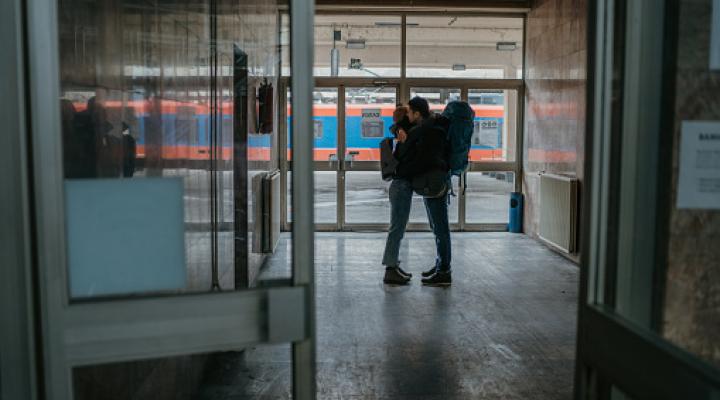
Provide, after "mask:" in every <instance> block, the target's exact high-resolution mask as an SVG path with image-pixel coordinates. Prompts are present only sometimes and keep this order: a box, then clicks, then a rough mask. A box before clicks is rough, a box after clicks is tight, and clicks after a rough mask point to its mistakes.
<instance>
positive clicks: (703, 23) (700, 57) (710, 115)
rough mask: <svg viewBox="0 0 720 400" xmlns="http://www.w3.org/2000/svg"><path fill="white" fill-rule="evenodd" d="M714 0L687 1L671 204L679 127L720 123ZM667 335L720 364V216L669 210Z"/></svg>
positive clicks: (682, 9)
mask: <svg viewBox="0 0 720 400" xmlns="http://www.w3.org/2000/svg"><path fill="white" fill-rule="evenodd" d="M711 9H712V1H711V0H692V1H691V0H683V1H681V2H680V13H679V21H678V24H679V44H678V54H677V60H678V61H677V76H676V78H677V81H676V91H677V92H676V100H675V128H674V138H673V142H674V146H673V147H674V148H673V153H674V154H673V159H672V163H673V173H672V177H671V179H672V181H671V186H670V188H671V192H670V193H669V196H670V202H671V203H670V204H671V205H674V204H675V202H676V198H677V177H678V154H679V150H680V124H681V122H682V121H684V120H714V121H717V120H720V97H718V93H720V80H718V77H719V76H720V74H719V73H718V72H714V73H711V72H710V71H709V69H708V60H709V37H710V16H711V14H712V13H711ZM668 228H669V238H668V250H667V251H668V253H667V256H668V261H667V278H666V279H667V280H666V291H665V313H664V319H663V331H664V332H663V333H664V335H665V337H667V338H668V339H669V340H671V341H672V342H674V343H676V344H678V345H679V346H681V347H683V348H685V349H687V350H689V351H691V352H693V353H695V354H697V355H699V356H701V357H702V358H704V359H706V360H709V361H711V362H713V363H714V364H715V365H718V366H720V212H718V211H702V210H678V209H676V208H675V207H674V206H672V207H671V210H670V222H669V227H668Z"/></svg>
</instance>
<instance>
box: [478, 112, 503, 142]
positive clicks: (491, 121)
mask: <svg viewBox="0 0 720 400" xmlns="http://www.w3.org/2000/svg"><path fill="white" fill-rule="evenodd" d="M499 138H500V130H499V124H498V120H497V119H495V118H487V119H480V120H475V126H474V132H473V138H472V144H474V145H476V146H487V147H499V145H500V144H499Z"/></svg>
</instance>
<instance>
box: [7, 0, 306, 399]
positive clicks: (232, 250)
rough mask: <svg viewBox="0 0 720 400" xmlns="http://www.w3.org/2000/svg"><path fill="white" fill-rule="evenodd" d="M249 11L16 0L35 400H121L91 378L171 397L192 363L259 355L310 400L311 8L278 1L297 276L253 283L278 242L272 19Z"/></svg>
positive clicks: (259, 8)
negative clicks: (281, 363) (22, 54)
mask: <svg viewBox="0 0 720 400" xmlns="http://www.w3.org/2000/svg"><path fill="white" fill-rule="evenodd" d="M255 3H257V4H255V6H256V7H254V8H253V10H255V11H254V12H252V13H250V14H248V13H247V8H243V7H239V6H238V4H237V3H236V2H232V1H223V0H218V1H215V0H213V1H210V0H208V1H199V2H196V3H193V4H188V3H187V2H183V1H168V2H165V3H163V4H157V3H153V2H145V3H142V4H141V3H138V2H135V1H132V0H127V1H113V0H93V1H90V2H87V1H75V0H61V1H57V0H30V1H29V2H27V4H26V8H25V9H26V10H27V13H26V14H21V13H20V12H17V14H13V15H17V16H20V15H23V17H24V18H25V20H24V23H25V26H24V29H23V30H22V31H23V32H26V33H27V39H26V41H27V42H26V43H25V46H24V48H25V49H28V50H27V57H26V62H27V66H26V68H25V69H24V70H25V71H27V74H28V76H27V77H26V78H27V79H23V80H22V81H24V82H28V87H27V93H25V98H27V99H28V102H27V104H28V106H29V110H28V111H27V115H28V117H27V118H28V119H29V123H28V124H27V126H28V127H31V128H28V130H29V132H28V135H27V137H28V138H29V139H28V141H27V142H28V144H29V147H30V148H29V149H22V150H27V151H25V152H22V151H20V148H19V147H18V153H25V154H32V157H31V160H30V161H29V162H28V164H31V165H32V168H29V167H28V166H27V165H26V166H24V167H23V168H24V169H23V170H21V171H20V172H21V173H22V175H20V174H19V175H18V176H23V179H25V180H24V181H20V180H18V181H17V182H14V185H15V186H14V187H13V188H11V189H15V188H16V189H18V190H19V191H21V190H28V192H29V191H32V193H33V194H34V195H33V197H32V200H26V201H28V202H29V203H28V204H31V210H29V211H28V213H29V214H31V216H32V218H27V220H26V221H25V224H26V228H27V229H26V230H27V231H32V232H33V243H34V244H35V245H36V246H34V247H33V249H32V252H33V254H32V255H33V260H34V262H33V267H34V268H35V269H34V270H33V271H34V272H36V273H37V276H36V279H37V281H36V288H35V287H33V289H31V286H28V287H26V288H24V289H23V290H27V291H29V292H28V293H25V296H24V298H26V299H30V298H32V299H36V300H37V302H38V303H37V305H36V306H37V310H36V311H37V313H35V315H36V316H37V318H38V321H37V327H38V328H37V329H39V330H40V334H39V338H38V339H39V340H38V344H39V346H38V348H42V356H41V357H42V361H41V362H39V363H40V364H41V368H40V370H41V373H40V376H39V377H38V380H41V381H42V383H41V384H38V387H40V388H43V389H42V390H44V391H45V393H40V394H39V397H40V398H52V399H83V398H107V397H110V395H117V393H110V394H108V395H103V394H102V393H97V392H93V391H92V390H86V389H88V387H89V385H92V384H93V383H98V382H99V384H97V385H95V386H94V387H95V388H99V389H100V390H111V389H109V388H111V387H118V386H128V385H130V386H132V385H134V386H135V387H137V388H144V389H148V388H153V387H158V386H162V385H166V386H164V387H165V388H166V389H167V390H166V391H164V392H163V394H165V395H168V398H173V397H172V394H173V393H174V392H173V391H178V393H180V392H179V391H182V390H185V388H187V387H188V386H187V385H188V384H190V383H191V382H192V381H193V380H194V379H197V376H195V375H192V374H193V373H194V372H198V371H199V370H200V371H201V370H202V367H201V366H200V365H199V364H197V363H196V362H197V361H198V360H199V359H202V358H203V357H206V356H208V355H209V354H213V353H218V352H225V351H238V350H243V349H246V348H248V347H250V346H255V345H260V344H269V343H285V344H287V349H288V353H290V352H292V354H288V359H290V357H291V356H292V361H291V362H292V372H291V374H292V377H293V379H292V382H293V387H292V389H291V392H292V394H293V396H294V397H295V398H299V399H314V398H315V396H316V385H315V353H316V352H315V339H314V338H315V331H314V320H315V318H314V285H313V282H314V272H313V262H314V260H313V258H314V250H313V249H314V243H313V235H314V229H313V226H314V221H313V215H314V210H313V202H314V201H313V193H314V180H313V177H312V174H313V170H314V168H313V167H314V165H313V144H314V143H313V141H314V137H315V135H314V133H313V117H312V115H313V114H312V106H313V81H312V67H313V65H312V64H313V42H312V40H311V39H307V38H311V37H312V30H313V15H314V3H313V2H312V1H308V0H292V1H291V2H290V10H291V11H292V12H291V13H290V18H289V19H290V21H289V22H290V24H289V25H290V27H289V30H288V31H284V33H283V34H284V35H285V36H286V37H289V41H288V42H287V43H283V44H285V45H289V46H291V47H292V55H293V56H292V59H291V60H290V62H289V65H286V66H283V67H287V68H288V69H289V70H291V72H292V74H291V84H290V86H291V91H292V99H291V102H292V106H293V107H292V120H291V121H290V123H289V125H290V127H291V131H292V132H293V133H295V134H294V135H292V143H291V145H290V146H291V149H292V162H293V166H292V172H293V175H292V178H291V179H292V182H293V184H294V187H295V188H301V190H294V191H293V192H292V198H291V200H290V201H291V203H292V210H295V211H296V212H295V213H294V215H293V226H292V240H291V242H290V243H291V245H292V249H291V250H290V251H289V252H290V253H291V254H292V258H291V261H292V263H291V264H292V265H291V268H289V269H290V271H291V272H290V274H289V275H288V276H285V277H283V278H280V279H274V280H272V282H267V285H260V284H258V280H257V276H256V275H257V274H258V271H259V268H260V264H262V261H263V260H267V259H268V258H269V257H270V255H271V254H272V253H273V251H274V245H276V244H277V242H274V243H273V238H276V239H277V235H276V233H277V232H276V231H275V229H274V228H275V227H276V222H277V219H276V218H274V217H273V216H275V217H277V214H279V212H280V208H279V206H277V204H279V201H278V200H279V198H278V192H279V191H280V190H279V186H278V184H277V182H278V181H277V180H276V178H277V174H276V172H275V169H276V168H277V166H278V159H277V158H276V157H275V156H274V154H277V153H278V151H276V150H277V143H278V142H279V141H280V142H282V140H280V139H279V129H281V128H280V127H281V126H282V124H278V123H277V120H278V114H277V113H279V111H278V110H277V107H274V104H278V99H282V97H284V96H285V95H286V92H284V91H283V94H279V93H278V87H282V85H281V84H280V82H279V81H280V79H279V78H280V71H279V69H280V68H279V67H280V65H281V64H282V63H281V62H280V58H281V57H280V53H279V51H278V50H279V48H280V46H278V45H277V44H278V41H282V40H283V39H282V38H281V37H279V36H280V35H281V31H283V27H282V26H280V25H281V23H280V20H281V18H280V12H281V10H280V9H279V8H278V7H274V6H268V5H267V4H266V3H264V2H262V1H255ZM3 17H5V15H3ZM18 18H20V17H18ZM13 134H15V133H13ZM17 135H20V134H19V133H17ZM18 137H20V136H18ZM13 165H15V164H13ZM34 171H42V172H38V173H36V174H34V175H33V174H32V173H33V172H34ZM18 179H19V178H18ZM34 290H36V291H37V292H33V291H34ZM0 340H3V341H4V340H5V338H4V337H3V338H0ZM3 344H4V342H3ZM3 348H4V347H3ZM38 359H39V358H38ZM3 368H4V364H3ZM139 371H144V372H140V373H139ZM145 371H152V372H145ZM171 371H180V373H179V374H178V375H177V376H176V375H174V374H173V377H172V380H171V381H172V382H171V383H170V384H169V383H168V380H167V379H164V378H166V377H167V375H166V374H167V373H170V372H171ZM186 374H188V375H186ZM140 381H142V383H143V384H139V382H140ZM105 382H107V383H108V385H103V383H105ZM112 382H115V383H117V382H124V383H127V385H115V386H112V385H110V384H109V383H112ZM4 384H5V382H3V385H4ZM122 389H123V390H125V389H127V387H123V388H122ZM128 390H129V389H128ZM138 390H140V389H138ZM88 393H90V394H88ZM93 393H94V394H93ZM135 393H137V392H135ZM184 394H186V393H184ZM118 396H121V395H118ZM121 397H127V398H130V397H132V396H130V395H128V396H121Z"/></svg>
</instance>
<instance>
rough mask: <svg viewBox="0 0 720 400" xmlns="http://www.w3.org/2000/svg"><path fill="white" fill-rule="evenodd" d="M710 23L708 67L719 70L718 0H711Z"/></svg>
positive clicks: (719, 0) (719, 21) (719, 7)
mask: <svg viewBox="0 0 720 400" xmlns="http://www.w3.org/2000/svg"><path fill="white" fill-rule="evenodd" d="M710 24H711V26H710V69H711V70H720V0H713V9H712V21H711V22H710Z"/></svg>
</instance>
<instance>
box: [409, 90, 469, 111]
mask: <svg viewBox="0 0 720 400" xmlns="http://www.w3.org/2000/svg"><path fill="white" fill-rule="evenodd" d="M415 96H420V97H422V98H424V99H426V100H427V101H428V103H429V104H430V110H431V111H433V112H438V113H440V112H442V111H443V110H444V109H445V105H447V103H449V102H451V101H455V100H461V98H460V89H441V88H410V98H413V97H415Z"/></svg>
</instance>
